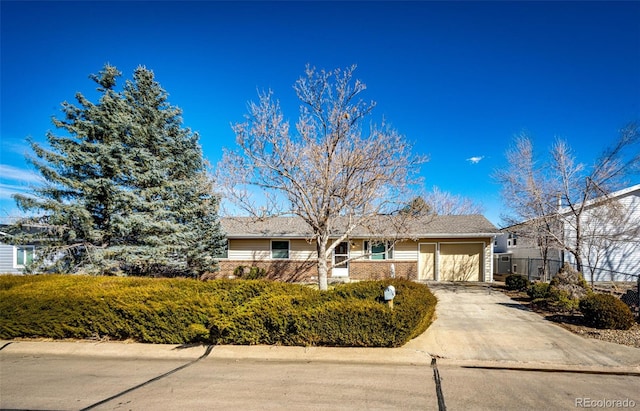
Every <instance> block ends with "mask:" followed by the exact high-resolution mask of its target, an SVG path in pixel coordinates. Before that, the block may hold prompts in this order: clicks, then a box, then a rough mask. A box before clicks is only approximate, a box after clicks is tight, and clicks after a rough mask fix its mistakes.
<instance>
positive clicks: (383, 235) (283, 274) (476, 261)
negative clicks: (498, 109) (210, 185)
mask: <svg viewBox="0 0 640 411" xmlns="http://www.w3.org/2000/svg"><path fill="white" fill-rule="evenodd" d="M401 218H403V217H401V216H395V217H387V218H386V220H385V221H386V222H385V223H383V224H377V225H376V227H377V228H374V227H373V226H372V225H370V226H368V227H364V226H358V227H356V228H355V229H354V230H352V231H351V232H350V234H349V236H348V238H346V239H345V240H344V241H342V242H341V243H340V244H339V245H338V246H337V247H336V248H335V250H334V251H333V254H332V257H331V261H330V266H333V268H332V269H331V270H330V272H329V280H330V281H331V280H334V281H336V280H366V279H381V278H389V277H402V278H408V279H411V280H418V281H421V280H433V281H486V282H491V281H493V275H492V273H493V267H492V264H493V242H494V237H495V235H496V234H497V232H498V230H497V229H496V227H495V226H494V225H493V224H491V222H489V221H488V220H487V219H486V218H485V217H484V216H482V215H442V216H437V215H429V216H421V217H412V220H411V221H410V223H409V224H405V225H404V228H403V229H402V230H401V232H400V231H398V230H397V227H398V226H396V225H395V224H394V223H395V222H396V221H397V220H398V219H401ZM220 222H221V224H222V227H223V230H224V231H225V233H226V235H227V239H228V243H227V246H228V249H227V253H226V255H225V256H224V257H223V258H221V259H220V260H219V264H220V271H219V272H218V273H216V275H215V276H216V277H219V278H220V277H222V278H227V277H231V276H233V273H234V270H235V269H236V268H237V267H239V266H254V267H260V268H263V269H265V270H266V272H267V276H268V277H270V278H279V279H282V280H285V281H316V280H317V250H316V243H315V242H314V241H312V240H311V239H312V238H313V232H312V231H311V228H310V227H309V226H308V225H307V224H306V223H305V222H304V221H303V220H302V219H300V218H298V217H272V218H266V219H263V220H256V219H252V218H249V217H227V218H221V220H220ZM392 227H393V229H392ZM333 232H334V233H335V237H334V238H339V237H340V236H341V234H342V233H340V231H339V230H333Z"/></svg>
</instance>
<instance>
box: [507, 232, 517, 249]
mask: <svg viewBox="0 0 640 411" xmlns="http://www.w3.org/2000/svg"><path fill="white" fill-rule="evenodd" d="M516 245H518V237H517V236H516V235H515V234H509V239H508V240H507V247H515V246H516Z"/></svg>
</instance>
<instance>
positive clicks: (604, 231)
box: [493, 184, 640, 281]
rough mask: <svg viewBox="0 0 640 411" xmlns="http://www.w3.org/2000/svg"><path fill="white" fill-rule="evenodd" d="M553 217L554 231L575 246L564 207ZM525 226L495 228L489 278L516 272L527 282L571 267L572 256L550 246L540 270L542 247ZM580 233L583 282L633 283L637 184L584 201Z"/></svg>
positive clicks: (638, 238) (639, 230)
mask: <svg viewBox="0 0 640 411" xmlns="http://www.w3.org/2000/svg"><path fill="white" fill-rule="evenodd" d="M612 204H614V206H612ZM579 206H581V204H578V205H576V208H578V207H579ZM559 213H560V215H561V216H562V218H561V219H559V221H561V223H559V225H558V233H559V235H560V233H563V234H562V235H563V236H564V239H565V241H566V242H567V243H568V244H572V245H575V228H574V227H575V225H576V224H575V222H576V221H575V217H574V216H573V215H572V213H571V212H570V210H568V209H567V208H560V209H559ZM531 226H534V224H530V223H527V222H525V223H522V224H518V225H514V226H511V227H507V228H504V229H503V230H501V234H499V235H498V236H497V237H496V241H495V243H494V249H493V252H494V254H495V262H494V274H510V273H518V274H524V275H528V276H529V278H532V279H533V278H543V277H544V274H546V277H547V279H548V278H549V277H550V276H552V275H554V274H555V273H557V271H558V269H559V267H560V266H561V265H562V264H563V263H564V262H568V263H571V264H574V265H575V258H574V256H573V254H571V253H569V252H566V251H563V250H561V249H559V248H558V247H553V246H550V247H548V248H547V249H546V261H547V266H546V272H545V271H544V270H543V268H544V261H545V258H544V253H543V251H545V248H544V247H543V246H542V241H541V240H540V239H539V238H535V236H534V235H531V234H529V232H530V231H531ZM580 230H581V233H582V247H581V250H582V251H581V255H582V258H583V261H582V263H583V266H584V267H583V270H582V271H583V274H584V276H585V278H586V279H587V280H588V281H591V279H593V281H635V280H636V279H637V276H638V275H640V184H638V185H634V186H632V187H629V188H626V189H623V190H620V191H616V192H614V193H611V194H609V195H608V196H606V197H601V198H597V199H594V200H591V201H589V202H587V203H585V208H584V211H583V212H582V214H581V217H580ZM572 238H573V241H572Z"/></svg>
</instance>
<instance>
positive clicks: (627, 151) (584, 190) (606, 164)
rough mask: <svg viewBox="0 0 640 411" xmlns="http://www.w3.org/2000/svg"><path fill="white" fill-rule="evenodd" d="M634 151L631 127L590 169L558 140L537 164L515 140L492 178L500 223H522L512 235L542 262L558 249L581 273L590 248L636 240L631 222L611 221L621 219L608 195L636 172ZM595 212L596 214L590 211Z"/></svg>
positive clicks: (636, 141)
mask: <svg viewBox="0 0 640 411" xmlns="http://www.w3.org/2000/svg"><path fill="white" fill-rule="evenodd" d="M639 145H640V135H639V133H638V128H637V126H636V125H635V124H631V125H629V126H627V127H626V128H624V129H623V130H621V132H620V136H619V138H618V140H617V141H616V142H615V144H613V145H612V146H611V147H609V148H607V149H606V150H605V151H604V152H603V154H602V155H601V156H600V157H599V158H598V159H597V161H596V162H595V163H594V164H593V165H592V166H587V165H585V164H583V163H580V162H577V161H576V158H575V155H574V154H573V152H572V151H571V148H570V147H569V145H568V144H567V143H566V142H565V141H561V140H558V141H557V142H556V143H555V144H554V145H553V146H552V147H551V150H550V152H549V159H548V160H547V161H544V162H543V161H540V160H539V159H537V158H536V156H535V154H534V149H533V144H532V142H531V139H530V138H529V137H528V136H527V135H524V134H523V135H520V136H519V137H518V138H516V141H515V144H514V146H513V147H512V148H510V149H509V150H508V151H507V153H506V157H507V162H508V166H507V167H506V168H504V169H502V170H498V171H497V172H496V173H495V178H496V179H497V181H498V182H499V183H500V184H501V185H502V197H503V201H504V203H505V205H506V207H507V208H508V209H509V210H510V214H509V215H507V216H503V219H504V220H505V222H506V223H507V225H513V224H519V223H523V224H519V225H518V227H520V232H519V233H518V235H520V236H524V237H530V238H533V239H534V240H536V241H537V243H538V245H539V246H540V248H541V251H542V254H543V255H542V257H543V258H544V259H546V251H547V250H549V249H550V248H558V249H560V250H563V251H566V252H568V253H570V254H571V255H572V256H573V258H574V260H575V262H576V266H577V267H576V268H577V269H578V271H582V269H583V265H584V262H585V261H589V259H592V258H593V255H594V254H593V249H592V248H593V247H594V246H595V245H596V243H598V244H600V245H604V244H611V243H614V242H618V241H629V240H630V239H632V238H635V240H636V241H637V239H638V227H637V226H638V223H637V222H634V221H623V219H621V218H617V217H616V218H617V219H615V220H612V219H613V218H614V217H615V216H623V215H622V214H621V213H620V212H619V207H620V205H619V204H618V203H617V202H616V201H615V199H612V198H611V197H610V194H611V193H612V192H613V191H615V190H617V189H620V188H622V187H623V186H624V185H625V184H627V182H626V179H627V178H628V177H629V176H631V175H633V174H635V173H637V172H638V171H640V150H639V149H638V146H639ZM596 208H598V209H599V211H598V212H594V211H592V210H595V209H596ZM627 220H628V219H627ZM612 221H615V223H614V224H613V225H612V224H611V222H612ZM590 253H592V254H591V255H590ZM545 266H546V264H545Z"/></svg>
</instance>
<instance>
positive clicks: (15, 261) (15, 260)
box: [13, 245, 36, 268]
mask: <svg viewBox="0 0 640 411" xmlns="http://www.w3.org/2000/svg"><path fill="white" fill-rule="evenodd" d="M19 248H22V249H25V250H26V249H31V257H32V258H34V257H35V254H36V248H35V247H34V246H32V245H14V246H13V268H25V267H26V264H18V249H19Z"/></svg>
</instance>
